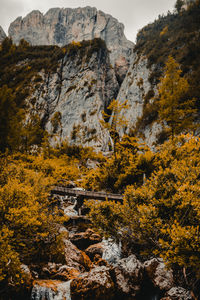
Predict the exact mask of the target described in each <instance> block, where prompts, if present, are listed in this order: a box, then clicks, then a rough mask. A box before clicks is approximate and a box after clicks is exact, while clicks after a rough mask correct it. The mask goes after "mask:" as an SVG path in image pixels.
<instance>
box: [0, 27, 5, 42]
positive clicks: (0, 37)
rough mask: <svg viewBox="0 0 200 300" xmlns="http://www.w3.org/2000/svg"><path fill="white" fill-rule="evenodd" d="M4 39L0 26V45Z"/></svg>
mask: <svg viewBox="0 0 200 300" xmlns="http://www.w3.org/2000/svg"><path fill="white" fill-rule="evenodd" d="M5 38H6V34H5V32H4V30H3V28H2V27H1V26H0V43H1V42H2V41H3V40H4V39H5Z"/></svg>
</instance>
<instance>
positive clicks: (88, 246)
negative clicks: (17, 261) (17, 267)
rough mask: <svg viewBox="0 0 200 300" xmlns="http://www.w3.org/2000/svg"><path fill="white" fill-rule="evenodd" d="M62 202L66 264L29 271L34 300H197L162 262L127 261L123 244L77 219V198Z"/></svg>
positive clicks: (30, 269) (128, 259)
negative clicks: (103, 237)
mask: <svg viewBox="0 0 200 300" xmlns="http://www.w3.org/2000/svg"><path fill="white" fill-rule="evenodd" d="M64 200H65V201H64ZM66 200H67V201H66ZM59 201H60V203H61V205H62V207H63V210H64V211H65V214H67V215H68V216H69V221H68V222H67V224H66V226H65V227H63V228H61V230H62V231H64V232H65V233H66V234H65V238H64V243H65V263H64V264H56V263H54V262H49V263H47V264H46V265H43V266H39V267H38V266H30V267H27V266H24V271H25V272H26V273H27V275H28V276H29V277H30V281H31V282H32V290H31V296H30V299H31V300H111V299H112V300H118V299H120V300H121V299H126V300H129V299H130V300H131V299H133V300H134V299H137V300H140V299H141V300H159V299H162V300H190V299H192V298H191V295H190V292H189V291H187V290H185V289H184V288H182V287H177V286H176V284H175V280H174V276H173V272H172V270H169V269H167V268H166V266H165V264H164V263H163V261H162V260H161V259H158V258H152V259H150V260H148V261H145V262H141V261H139V260H138V259H137V257H136V256H135V255H134V254H132V255H130V256H128V257H123V253H122V249H121V244H120V243H115V242H114V241H112V240H111V239H110V240H105V239H102V237H101V236H100V235H99V234H98V233H96V232H95V231H94V230H93V229H92V224H91V223H90V221H89V220H88V219H87V218H86V217H85V216H83V215H81V216H78V214H77V212H76V210H75V207H76V199H75V198H68V199H61V198H60V199H59Z"/></svg>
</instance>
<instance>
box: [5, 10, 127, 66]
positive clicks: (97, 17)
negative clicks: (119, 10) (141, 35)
mask: <svg viewBox="0 0 200 300" xmlns="http://www.w3.org/2000/svg"><path fill="white" fill-rule="evenodd" d="M8 32H9V36H10V37H11V38H12V39H13V41H14V43H16V44H18V43H19V41H20V40H21V39H22V38H23V39H25V40H27V42H29V43H30V44H32V45H58V46H64V45H67V44H69V43H71V42H72V41H76V42H78V41H79V42H80V41H83V40H92V39H94V38H101V39H102V40H104V41H105V42H106V45H107V47H108V49H109V51H110V52H111V54H110V58H111V63H112V65H113V66H114V65H115V61H116V59H118V58H119V57H121V56H122V57H124V58H125V59H126V60H127V61H128V62H129V61H130V57H131V54H132V49H133V43H132V42H130V41H128V40H127V39H126V37H125V35H124V25H123V24H122V23H120V22H119V21H118V20H117V19H115V18H113V17H112V16H111V15H109V14H105V13H104V12H102V11H100V10H97V9H96V8H95V7H90V6H86V7H78V8H51V9H49V10H48V11H47V13H46V14H44V15H43V14H42V13H41V12H40V11H38V10H34V11H32V12H31V13H29V14H28V15H27V16H26V17H25V18H23V19H22V18H17V19H16V20H15V21H14V22H12V23H11V24H10V27H9V31H8Z"/></svg>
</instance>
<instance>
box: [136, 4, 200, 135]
mask: <svg viewBox="0 0 200 300" xmlns="http://www.w3.org/2000/svg"><path fill="white" fill-rule="evenodd" d="M199 15H200V2H199V0H197V1H196V2H195V1H194V2H192V3H191V4H190V5H189V7H188V8H187V9H186V10H179V12H173V13H171V12H168V14H167V15H166V16H164V15H163V16H159V17H158V19H157V20H155V21H154V22H153V23H152V24H149V25H147V26H145V27H144V28H142V29H141V30H140V31H139V33H138V35H137V43H136V46H135V51H136V52H137V53H138V55H139V56H140V55H145V56H146V57H147V58H148V64H149V67H152V72H151V74H150V77H149V80H150V82H151V84H152V90H150V92H149V93H148V94H147V95H145V105H144V111H143V116H142V118H141V119H140V120H139V122H138V124H137V130H142V129H143V127H145V126H146V125H148V124H151V123H152V122H154V121H155V120H157V118H158V114H157V105H156V104H152V101H150V99H151V100H153V99H154V98H155V97H154V87H155V85H157V84H158V83H159V81H160V78H161V76H162V74H163V67H164V65H165V64H166V62H167V59H168V57H169V55H170V56H172V57H173V58H174V59H175V60H176V62H177V63H178V64H179V65H180V67H181V69H182V71H183V73H182V76H184V77H185V79H186V80H187V81H188V83H189V90H188V92H187V96H188V99H193V98H194V99H196V108H197V109H198V110H199V109H200V101H199V95H200V86H199V77H200V58H199V52H200V18H199Z"/></svg>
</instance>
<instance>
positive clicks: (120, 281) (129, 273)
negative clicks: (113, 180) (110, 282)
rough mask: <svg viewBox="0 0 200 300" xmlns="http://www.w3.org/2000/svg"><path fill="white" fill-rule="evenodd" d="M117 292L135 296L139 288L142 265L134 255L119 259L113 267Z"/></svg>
mask: <svg viewBox="0 0 200 300" xmlns="http://www.w3.org/2000/svg"><path fill="white" fill-rule="evenodd" d="M113 276H114V278H115V279H114V282H115V285H116V289H117V291H118V292H117V294H122V295H123V296H124V295H128V296H130V297H135V296H136V295H137V293H138V292H139V290H140V288H141V282H142V278H143V265H142V263H141V262H140V261H139V260H137V258H136V256H135V255H131V256H129V257H127V258H123V259H121V260H120V261H119V262H118V263H117V265H116V266H115V267H114V268H113Z"/></svg>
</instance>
